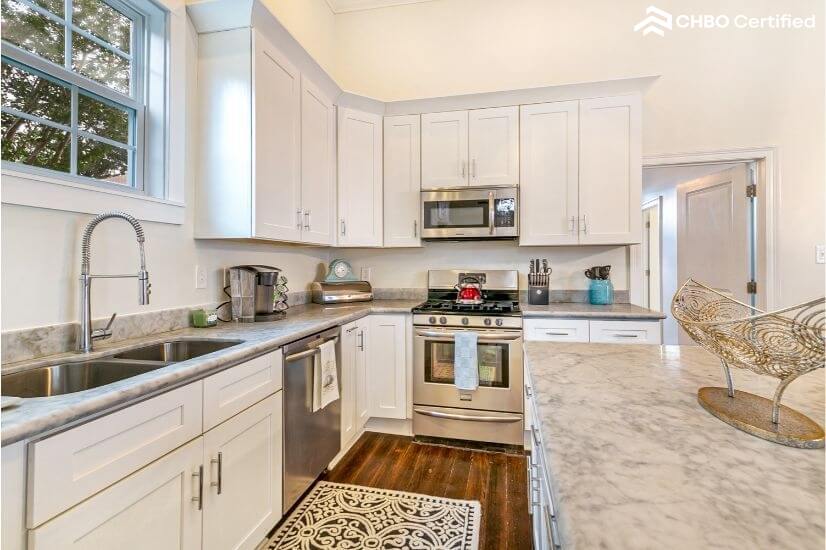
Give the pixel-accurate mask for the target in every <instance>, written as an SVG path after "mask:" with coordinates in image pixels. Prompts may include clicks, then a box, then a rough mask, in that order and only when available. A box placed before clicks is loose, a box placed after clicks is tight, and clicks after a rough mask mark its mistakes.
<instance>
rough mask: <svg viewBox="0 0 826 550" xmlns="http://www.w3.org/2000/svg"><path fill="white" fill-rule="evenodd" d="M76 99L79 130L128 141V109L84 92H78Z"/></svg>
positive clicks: (124, 141) (126, 142) (123, 141)
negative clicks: (104, 101) (114, 105)
mask: <svg viewBox="0 0 826 550" xmlns="http://www.w3.org/2000/svg"><path fill="white" fill-rule="evenodd" d="M77 101H78V113H77V120H78V126H79V127H80V129H81V130H85V131H86V132H91V133H93V134H97V135H99V136H103V137H107V138H109V139H113V140H115V141H120V142H121V143H124V144H128V143H129V111H127V110H126V109H124V108H121V107H113V106H112V105H110V104H108V103H103V102H102V101H98V100H97V99H94V98H92V97H89V96H87V95H84V94H79V95H78V98H77Z"/></svg>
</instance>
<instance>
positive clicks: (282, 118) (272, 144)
mask: <svg viewBox="0 0 826 550" xmlns="http://www.w3.org/2000/svg"><path fill="white" fill-rule="evenodd" d="M253 45H254V46H253V49H254V52H255V53H254V56H253V69H252V80H253V97H254V98H255V107H254V109H253V113H254V115H255V116H254V118H253V128H254V132H253V136H254V143H255V148H254V157H253V159H254V160H253V164H254V166H255V175H254V178H253V182H254V186H253V187H254V190H253V202H254V205H253V211H254V213H255V216H254V222H253V223H254V229H253V235H254V236H255V237H262V238H267V239H278V240H287V241H299V240H301V226H300V225H299V224H298V223H297V212H298V211H299V210H300V209H301V179H300V159H301V152H300V141H299V139H300V135H301V109H300V104H301V75H300V74H299V72H298V70H297V69H296V68H295V67H293V65H292V64H291V63H290V62H289V61H288V60H287V58H286V57H284V56H283V55H281V53H280V52H279V51H278V50H276V49H275V47H274V46H272V44H270V43H269V42H268V41H267V40H266V39H265V38H264V37H263V36H262V35H261V34H260V33H253Z"/></svg>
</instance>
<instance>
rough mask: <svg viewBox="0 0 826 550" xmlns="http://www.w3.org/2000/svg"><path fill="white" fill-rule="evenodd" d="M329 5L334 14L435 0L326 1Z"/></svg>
mask: <svg viewBox="0 0 826 550" xmlns="http://www.w3.org/2000/svg"><path fill="white" fill-rule="evenodd" d="M326 1H327V5H328V6H330V9H331V10H333V13H345V12H348V11H361V10H375V9H379V8H389V7H390V6H401V5H404V4H418V3H420V2H432V1H433V0H326Z"/></svg>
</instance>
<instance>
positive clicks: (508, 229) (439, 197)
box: [421, 188, 519, 239]
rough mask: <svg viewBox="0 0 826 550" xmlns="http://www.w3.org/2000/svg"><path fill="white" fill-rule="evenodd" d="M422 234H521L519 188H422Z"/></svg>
mask: <svg viewBox="0 0 826 550" xmlns="http://www.w3.org/2000/svg"><path fill="white" fill-rule="evenodd" d="M421 198H422V238H423V239H456V238H462V239H467V238H476V239H479V238H501V237H516V236H518V235H519V229H518V228H519V219H518V213H517V190H516V188H500V189H461V190H452V191H423V192H422V194H421Z"/></svg>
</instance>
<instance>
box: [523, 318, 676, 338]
mask: <svg viewBox="0 0 826 550" xmlns="http://www.w3.org/2000/svg"><path fill="white" fill-rule="evenodd" d="M524 331H525V340H526V341H534V342H601V343H609V342H610V343H614V344H660V343H662V337H661V329H660V321H658V320H596V319H594V320H588V319H557V318H541V317H537V318H530V319H525V320H524Z"/></svg>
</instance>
